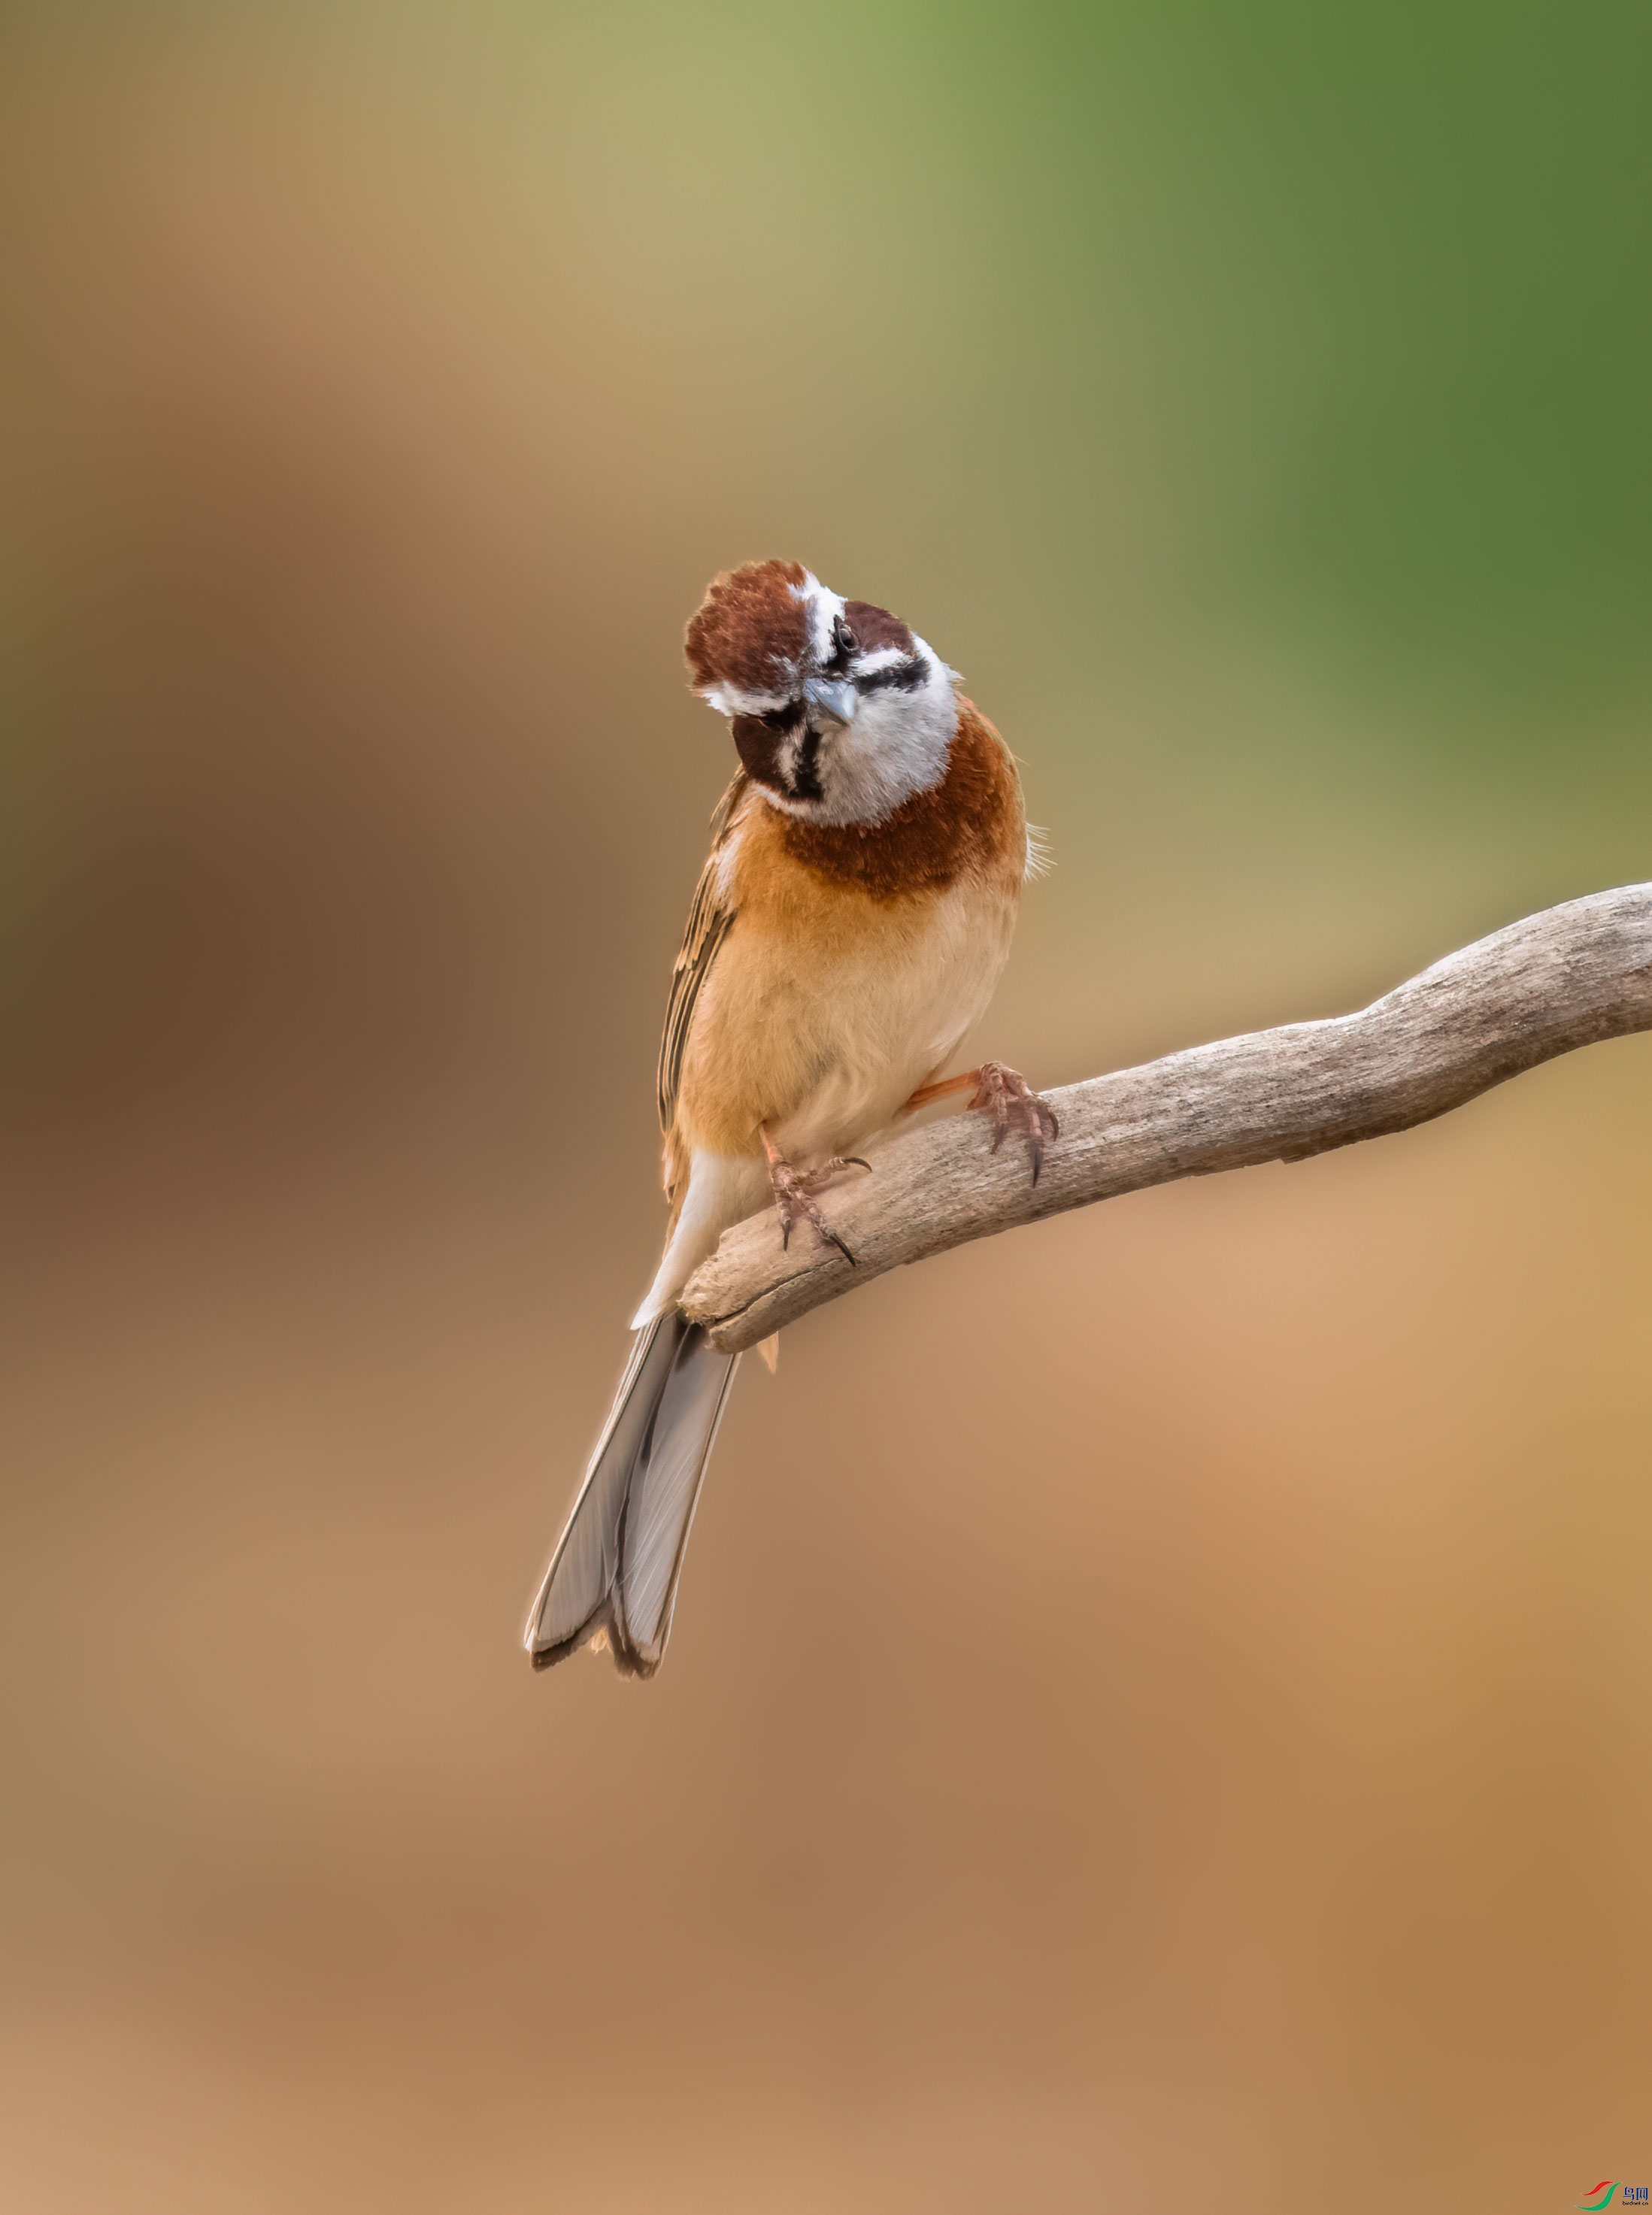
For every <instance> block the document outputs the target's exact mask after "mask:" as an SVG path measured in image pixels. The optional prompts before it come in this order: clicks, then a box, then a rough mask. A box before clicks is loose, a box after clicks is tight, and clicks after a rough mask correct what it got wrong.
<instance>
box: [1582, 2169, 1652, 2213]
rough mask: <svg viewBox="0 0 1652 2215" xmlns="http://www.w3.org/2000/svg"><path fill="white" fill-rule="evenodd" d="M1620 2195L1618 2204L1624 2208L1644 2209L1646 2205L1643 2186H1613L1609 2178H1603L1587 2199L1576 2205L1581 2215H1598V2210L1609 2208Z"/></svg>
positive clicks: (1645, 2188) (1645, 2189)
mask: <svg viewBox="0 0 1652 2215" xmlns="http://www.w3.org/2000/svg"><path fill="white" fill-rule="evenodd" d="M1619 2194H1622V2199H1621V2201H1620V2203H1619V2204H1620V2205H1621V2206H1624V2207H1644V2206H1646V2205H1647V2187H1646V2186H1645V2185H1643V2184H1615V2183H1613V2182H1612V2181H1611V2179H1610V2178H1608V2177H1604V2176H1603V2177H1602V2178H1601V2180H1600V2182H1599V2184H1597V2185H1596V2186H1595V2187H1594V2190H1593V2191H1592V2192H1591V2193H1590V2194H1589V2196H1588V2199H1587V2200H1579V2201H1578V2203H1577V2205H1578V2206H1579V2208H1580V2209H1581V2211H1582V2215H1600V2209H1601V2208H1603V2207H1610V2206H1611V2205H1612V2201H1613V2200H1614V2199H1617V2198H1618V2195H1619Z"/></svg>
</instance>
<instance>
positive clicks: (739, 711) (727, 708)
mask: <svg viewBox="0 0 1652 2215" xmlns="http://www.w3.org/2000/svg"><path fill="white" fill-rule="evenodd" d="M699 690H700V697H701V698H702V699H703V701H704V702H705V703H706V705H707V707H708V708H715V709H716V711H717V713H718V714H719V715H777V714H778V713H779V711H780V709H783V708H789V707H790V705H791V704H792V695H791V694H790V693H789V692H752V691H748V690H745V689H744V688H743V687H741V686H740V685H738V684H727V683H722V684H706V685H703V686H701V687H700V688H699Z"/></svg>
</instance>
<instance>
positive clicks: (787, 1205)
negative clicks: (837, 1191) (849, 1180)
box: [763, 1131, 872, 1269]
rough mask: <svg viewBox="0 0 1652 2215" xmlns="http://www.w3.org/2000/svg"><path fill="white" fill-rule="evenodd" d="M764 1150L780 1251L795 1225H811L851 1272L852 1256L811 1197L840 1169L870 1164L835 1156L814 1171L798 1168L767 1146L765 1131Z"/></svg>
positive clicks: (823, 1187)
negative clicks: (835, 1249)
mask: <svg viewBox="0 0 1652 2215" xmlns="http://www.w3.org/2000/svg"><path fill="white" fill-rule="evenodd" d="M763 1150H764V1152H765V1155H766V1156H767V1157H768V1163H769V1182H770V1185H771V1187H772V1188H773V1191H774V1204H775V1207H776V1209H777V1212H778V1214H779V1217H780V1243H781V1247H782V1249H789V1247H790V1245H791V1235H792V1232H793V1230H795V1228H796V1226H797V1225H798V1224H800V1223H808V1224H813V1225H814V1234H815V1236H816V1237H817V1238H819V1239H820V1242H821V1243H822V1245H826V1246H835V1247H836V1248H837V1249H838V1252H839V1253H840V1254H841V1255H843V1257H844V1261H847V1262H848V1264H849V1266H850V1267H851V1269H852V1268H853V1267H855V1257H854V1255H852V1254H851V1252H850V1250H849V1249H848V1247H847V1246H845V1245H844V1242H843V1240H842V1239H841V1238H840V1237H839V1236H838V1234H837V1232H836V1231H835V1230H833V1229H832V1225H831V1224H829V1223H828V1222H827V1221H826V1217H825V1216H824V1215H823V1214H822V1213H821V1212H820V1207H819V1206H818V1205H817V1204H816V1201H815V1198H814V1195H815V1193H817V1192H823V1191H824V1190H825V1188H826V1186H827V1185H828V1184H830V1183H831V1181H832V1178H833V1177H834V1176H836V1175H838V1172H839V1170H841V1169H870V1168H871V1166H872V1165H871V1163H869V1162H863V1161H862V1160H861V1159H860V1157H859V1156H858V1155H856V1154H851V1155H848V1156H846V1157H844V1158H843V1159H839V1158H838V1157H837V1156H835V1155H834V1156H833V1157H832V1160H830V1161H829V1162H820V1163H816V1165H815V1166H814V1168H813V1169H798V1168H797V1167H795V1165H794V1164H793V1163H790V1162H789V1161H787V1160H785V1159H784V1158H783V1156H782V1154H781V1152H780V1150H779V1149H778V1147H777V1146H775V1145H773V1144H771V1143H770V1139H769V1134H768V1132H766V1131H765V1132H764V1133H763Z"/></svg>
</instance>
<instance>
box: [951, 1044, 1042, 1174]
mask: <svg viewBox="0 0 1652 2215" xmlns="http://www.w3.org/2000/svg"><path fill="white" fill-rule="evenodd" d="M969 1104H970V1106H971V1107H980V1108H986V1109H987V1110H988V1111H989V1112H990V1113H991V1114H992V1151H993V1152H994V1153H995V1154H996V1153H997V1151H998V1148H999V1147H1000V1146H1001V1145H1002V1144H1004V1139H1005V1138H1007V1137H1008V1135H1009V1133H1010V1132H1011V1131H1012V1130H1014V1131H1016V1132H1019V1133H1020V1135H1021V1136H1022V1137H1023V1138H1024V1139H1025V1140H1026V1142H1027V1152H1028V1156H1029V1159H1030V1160H1031V1162H1032V1165H1033V1182H1034V1183H1035V1184H1036V1183H1037V1182H1038V1173H1039V1171H1040V1170H1041V1169H1042V1168H1043V1166H1044V1142H1045V1140H1046V1139H1047V1138H1059V1137H1060V1135H1061V1126H1060V1124H1059V1121H1058V1120H1057V1119H1056V1114H1055V1110H1054V1109H1053V1107H1049V1106H1047V1103H1046V1102H1045V1101H1042V1100H1041V1099H1040V1098H1039V1096H1038V1095H1037V1093H1035V1091H1034V1090H1033V1089H1032V1087H1031V1086H1030V1085H1029V1083H1028V1082H1027V1080H1026V1078H1025V1077H1023V1075H1022V1074H1021V1072H1020V1071H1019V1070H1016V1069H1006V1068H1005V1067H1004V1064H1003V1063H1002V1062H1001V1061H984V1062H983V1063H982V1064H981V1065H980V1069H979V1070H977V1071H976V1072H975V1092H974V1096H973V1099H972V1100H971V1101H970V1103H969Z"/></svg>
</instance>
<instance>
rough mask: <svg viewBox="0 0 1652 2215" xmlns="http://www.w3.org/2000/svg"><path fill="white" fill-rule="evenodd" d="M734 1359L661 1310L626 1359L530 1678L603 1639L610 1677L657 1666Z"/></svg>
mask: <svg viewBox="0 0 1652 2215" xmlns="http://www.w3.org/2000/svg"><path fill="white" fill-rule="evenodd" d="M739 1363H740V1356H739V1354H737V1353H718V1352H717V1350H716V1348H715V1347H714V1346H713V1345H712V1344H711V1342H710V1341H709V1339H708V1338H707V1337H706V1335H705V1333H704V1331H703V1329H701V1328H700V1327H699V1325H698V1324H697V1323H691V1322H688V1321H686V1320H685V1317H684V1316H682V1315H681V1314H679V1312H678V1311H677V1310H674V1309H673V1310H672V1311H671V1312H670V1313H669V1314H666V1315H663V1316H656V1317H655V1319H654V1321H653V1322H651V1323H649V1324H648V1326H647V1327H646V1328H644V1329H642V1330H641V1331H639V1332H638V1333H637V1335H636V1340H635V1341H634V1342H633V1344H632V1347H631V1358H630V1360H629V1362H628V1363H627V1365H626V1369H625V1374H624V1376H623V1377H622V1378H621V1379H620V1385H619V1390H618V1391H617V1393H616V1395H615V1396H614V1404H613V1407H612V1409H611V1411H610V1414H609V1417H608V1421H607V1424H606V1427H605V1429H604V1431H603V1433H602V1436H601V1438H600V1439H599V1440H598V1442H597V1450H596V1451H595V1452H594V1453H593V1455H592V1457H591V1465H590V1467H589V1468H588V1469H587V1470H586V1474H585V1482H584V1483H583V1484H582V1485H581V1486H580V1490H579V1496H578V1498H577V1499H576V1500H574V1507H573V1512H572V1513H571V1514H570V1515H569V1516H568V1522H567V1525H566V1526H565V1528H564V1529H563V1531H562V1537H560V1538H559V1539H558V1540H557V1542H556V1552H555V1553H554V1554H553V1555H552V1556H551V1561H550V1568H549V1569H547V1570H546V1572H545V1580H544V1584H542V1585H541V1586H540V1587H539V1596H538V1598H537V1599H536V1600H535V1601H534V1604H533V1609H532V1612H531V1614H530V1616H529V1617H528V1628H527V1635H526V1640H525V1643H526V1646H527V1649H528V1652H529V1654H531V1657H532V1660H533V1666H534V1667H535V1668H536V1669H548V1668H549V1667H550V1665H551V1664H552V1662H554V1661H561V1660H563V1659H564V1658H565V1657H566V1656H567V1655H568V1654H572V1653H573V1652H574V1649H575V1647H580V1646H583V1645H585V1644H586V1643H587V1642H589V1641H594V1640H597V1639H599V1637H600V1636H601V1635H602V1634H603V1633H606V1635H607V1642H608V1645H609V1647H610V1648H611V1651H612V1654H613V1656H614V1660H615V1662H616V1664H617V1666H618V1668H619V1670H620V1672H621V1673H622V1674H623V1675H625V1676H628V1677H629V1676H637V1677H652V1676H653V1674H654V1671H655V1670H656V1669H657V1668H658V1667H659V1666H660V1662H661V1661H662V1660H664V1659H665V1653H666V1640H667V1639H668V1638H669V1637H670V1636H671V1619H672V1610H673V1609H674V1608H675V1606H676V1604H677V1580H678V1578H679V1576H680V1575H681V1574H682V1568H683V1555H684V1553H685V1550H686V1549H687V1546H688V1534H689V1532H690V1531H691V1529H692V1527H693V1524H694V1510H695V1506H696V1505H697V1501H698V1500H699V1497H700V1486H701V1484H702V1482H703V1480H704V1477H705V1469H706V1463H707V1462H708V1461H709V1459H710V1458H711V1447H712V1443H713V1441H714V1440H715V1438H716V1435H717V1426H718V1424H719V1423H720V1422H721V1421H722V1411H723V1407H724V1404H725V1403H726V1402H727V1400H728V1387H729V1385H730V1384H732V1382H733V1381H734V1371H735V1369H736V1368H737V1367H738V1366H739Z"/></svg>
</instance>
